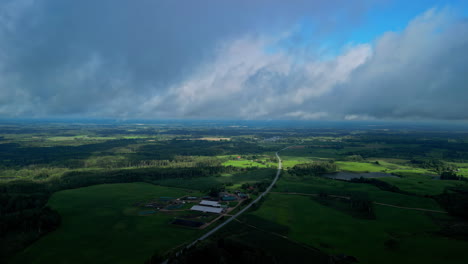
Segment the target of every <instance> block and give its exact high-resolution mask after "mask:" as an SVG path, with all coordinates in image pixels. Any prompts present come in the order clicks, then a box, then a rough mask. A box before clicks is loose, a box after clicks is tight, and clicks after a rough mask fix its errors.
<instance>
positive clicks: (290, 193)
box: [271, 192, 448, 214]
mask: <svg viewBox="0 0 468 264" xmlns="http://www.w3.org/2000/svg"><path fill="white" fill-rule="evenodd" d="M271 193H275V194H289V195H302V196H319V194H317V193H298V192H271ZM327 196H329V197H334V198H341V199H346V200H350V199H351V197H349V196H341V195H330V194H328V195H327ZM372 203H373V204H377V205H382V206H388V207H393V208H399V209H406V210H415V211H422V212H431V213H439V214H448V212H445V211H439V210H433V209H425V208H417V207H405V206H398V205H393V204H387V203H379V202H374V201H372Z"/></svg>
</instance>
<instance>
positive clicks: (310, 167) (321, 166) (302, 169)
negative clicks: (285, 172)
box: [289, 161, 337, 176]
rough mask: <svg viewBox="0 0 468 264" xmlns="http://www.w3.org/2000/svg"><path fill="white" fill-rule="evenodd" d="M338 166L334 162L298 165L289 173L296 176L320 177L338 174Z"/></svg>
mask: <svg viewBox="0 0 468 264" xmlns="http://www.w3.org/2000/svg"><path fill="white" fill-rule="evenodd" d="M336 170H337V166H336V164H335V162H333V161H314V162H311V163H303V164H296V165H294V167H292V168H291V169H289V173H290V174H293V175H296V176H310V175H312V176H320V175H322V174H326V173H332V172H336Z"/></svg>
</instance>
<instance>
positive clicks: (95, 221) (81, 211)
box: [12, 183, 201, 263]
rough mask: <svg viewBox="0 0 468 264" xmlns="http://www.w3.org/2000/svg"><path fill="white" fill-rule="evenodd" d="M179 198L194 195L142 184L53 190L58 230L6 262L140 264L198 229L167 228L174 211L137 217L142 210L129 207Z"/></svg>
mask: <svg viewBox="0 0 468 264" xmlns="http://www.w3.org/2000/svg"><path fill="white" fill-rule="evenodd" d="M183 195H192V196H196V195H199V193H197V192H193V191H184V190H181V189H172V188H168V187H159V186H154V185H150V184H146V183H128V184H108V185H95V186H91V187H86V188H80V189H75V190H66V191H61V192H58V193H56V194H55V195H53V196H52V197H51V198H50V201H49V204H48V205H49V206H50V207H51V208H52V209H55V210H57V211H58V212H59V213H60V215H61V216H62V224H61V226H60V228H58V229H57V230H56V231H54V232H53V233H51V234H50V235H48V236H46V237H44V238H43V239H41V240H39V241H38V242H37V243H35V244H33V246H32V247H30V248H28V249H27V250H25V251H24V252H22V253H21V254H19V255H18V256H17V257H16V258H15V259H14V260H13V261H12V263H61V262H73V263H80V262H81V263H83V262H91V263H93V262H95V261H96V260H98V259H99V260H100V261H102V262H107V263H130V262H140V263H143V262H144V261H145V260H146V259H147V258H148V256H150V255H151V254H153V253H154V251H155V250H160V251H162V252H164V251H167V250H169V249H171V248H174V247H177V246H178V245H180V244H182V243H185V242H188V241H190V240H191V239H194V238H195V237H196V236H197V235H199V234H200V232H201V231H200V230H193V229H187V228H185V229H184V228H178V227H174V226H172V225H171V224H170V222H171V221H172V220H173V219H174V218H175V217H176V216H177V213H172V214H164V213H156V214H153V215H148V216H140V215H139V214H138V213H139V211H142V210H143V209H139V208H137V207H135V206H133V204H135V203H137V202H141V201H145V200H148V199H154V198H159V197H161V196H171V197H180V196H183ZM179 214H180V213H179ZM129 241H131V243H129ZM77 248H80V249H82V250H84V251H85V252H86V253H85V254H83V252H81V251H77V250H76V249H77ZM103 256H105V257H103Z"/></svg>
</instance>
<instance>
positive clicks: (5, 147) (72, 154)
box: [0, 139, 134, 168]
mask: <svg viewBox="0 0 468 264" xmlns="http://www.w3.org/2000/svg"><path fill="white" fill-rule="evenodd" d="M131 143H134V140H130V139H122V140H109V141H106V142H101V143H96V144H85V145H80V146H51V147H24V146H21V145H20V144H17V143H7V144H2V147H1V148H0V168H1V167H3V168H22V167H24V166H28V165H37V164H44V165H45V164H47V165H50V166H57V167H67V168H82V167H84V159H86V158H88V157H90V156H91V155H93V153H96V152H102V151H106V150H108V149H111V148H114V147H121V146H126V145H128V144H131Z"/></svg>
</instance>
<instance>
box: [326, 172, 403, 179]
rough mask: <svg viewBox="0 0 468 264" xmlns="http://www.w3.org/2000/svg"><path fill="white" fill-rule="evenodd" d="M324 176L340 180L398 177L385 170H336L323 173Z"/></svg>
mask: <svg viewBox="0 0 468 264" xmlns="http://www.w3.org/2000/svg"><path fill="white" fill-rule="evenodd" d="M322 177H325V178H330V179H338V180H346V181H349V180H351V179H355V178H361V177H362V178H381V177H397V176H395V175H392V174H389V173H383V172H344V171H342V172H335V173H327V174H323V175H322Z"/></svg>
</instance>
